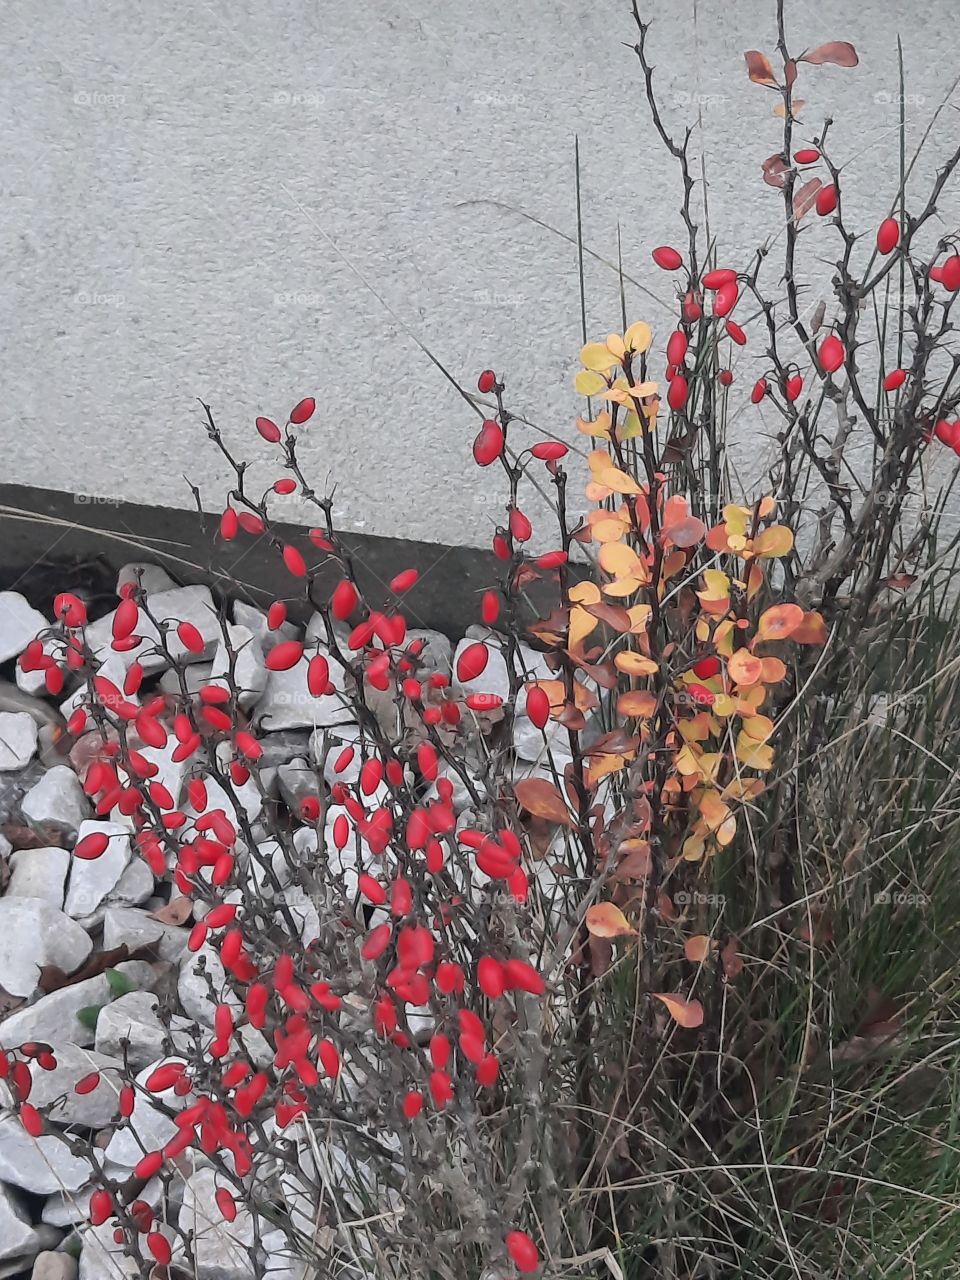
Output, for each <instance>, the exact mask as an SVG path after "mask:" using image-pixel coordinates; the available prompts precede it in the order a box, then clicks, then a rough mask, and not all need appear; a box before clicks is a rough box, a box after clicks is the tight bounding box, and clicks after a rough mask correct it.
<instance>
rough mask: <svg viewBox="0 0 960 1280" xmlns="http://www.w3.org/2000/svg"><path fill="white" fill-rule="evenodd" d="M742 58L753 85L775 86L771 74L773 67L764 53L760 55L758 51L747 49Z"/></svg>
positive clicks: (774, 79)
mask: <svg viewBox="0 0 960 1280" xmlns="http://www.w3.org/2000/svg"><path fill="white" fill-rule="evenodd" d="M743 58H744V61H745V62H746V64H747V75H748V76H749V77H750V79H751V80H752V81H753V83H754V84H768V85H774V86H776V83H777V81H776V78H775V77H774V74H773V67H772V66H771V65H770V59H769V58H768V57H767V55H766V54H765V53H761V52H760V50H759V49H748V50H747V51H746V53H745V54H744V55H743Z"/></svg>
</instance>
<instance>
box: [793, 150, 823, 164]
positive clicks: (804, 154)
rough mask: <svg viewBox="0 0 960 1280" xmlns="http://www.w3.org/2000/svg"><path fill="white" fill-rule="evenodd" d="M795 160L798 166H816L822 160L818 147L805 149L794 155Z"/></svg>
mask: <svg viewBox="0 0 960 1280" xmlns="http://www.w3.org/2000/svg"><path fill="white" fill-rule="evenodd" d="M793 158H794V160H796V162H797V164H816V163H817V161H818V160H819V159H820V152H819V151H818V150H817V149H816V147H803V148H801V150H800V151H795V152H794V153H793Z"/></svg>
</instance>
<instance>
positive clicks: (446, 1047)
mask: <svg viewBox="0 0 960 1280" xmlns="http://www.w3.org/2000/svg"><path fill="white" fill-rule="evenodd" d="M430 1061H431V1062H432V1063H433V1065H434V1067H435V1068H436V1069H437V1071H443V1070H445V1068H446V1067H447V1064H448V1063H449V1062H450V1041H449V1040H448V1039H447V1037H446V1036H445V1035H440V1034H437V1035H435V1036H432V1037H431V1039H430Z"/></svg>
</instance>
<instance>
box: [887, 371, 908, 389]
mask: <svg viewBox="0 0 960 1280" xmlns="http://www.w3.org/2000/svg"><path fill="white" fill-rule="evenodd" d="M906 380H907V371H906V369H894V370H893V372H892V373H888V374H887V376H886V377H885V378H884V380H883V389H884V391H899V389H900V388H901V387H902V386H903V384H904V383H905V382H906Z"/></svg>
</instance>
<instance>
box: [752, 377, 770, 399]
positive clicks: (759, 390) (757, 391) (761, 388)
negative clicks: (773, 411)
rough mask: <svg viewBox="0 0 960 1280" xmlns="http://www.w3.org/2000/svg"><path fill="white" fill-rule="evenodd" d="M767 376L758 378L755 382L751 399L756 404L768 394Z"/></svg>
mask: <svg viewBox="0 0 960 1280" xmlns="http://www.w3.org/2000/svg"><path fill="white" fill-rule="evenodd" d="M767 386H768V383H767V380H766V378H758V379H757V380H756V382H755V383H754V384H753V390H752V391H751V392H750V399H751V401H752V402H753V403H754V404H759V403H760V401H761V400H762V399H763V397H764V396H765V395H766V394H767Z"/></svg>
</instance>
